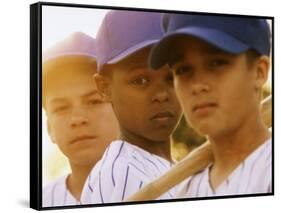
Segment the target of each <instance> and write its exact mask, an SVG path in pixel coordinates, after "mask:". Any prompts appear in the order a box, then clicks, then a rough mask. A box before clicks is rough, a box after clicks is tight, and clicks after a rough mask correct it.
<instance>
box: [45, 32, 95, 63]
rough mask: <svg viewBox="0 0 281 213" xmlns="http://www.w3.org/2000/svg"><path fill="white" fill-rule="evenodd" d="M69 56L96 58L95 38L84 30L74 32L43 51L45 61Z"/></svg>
mask: <svg viewBox="0 0 281 213" xmlns="http://www.w3.org/2000/svg"><path fill="white" fill-rule="evenodd" d="M67 56H85V57H91V58H94V59H96V50H95V39H94V38H92V37H91V36H89V35H87V34H85V33H83V32H74V33H72V34H70V35H69V36H68V37H66V38H65V39H64V40H62V41H60V42H58V43H56V44H55V45H54V46H52V47H50V48H48V49H47V50H45V51H44V52H43V57H42V59H43V63H46V62H48V61H51V60H54V59H59V58H63V57H67Z"/></svg>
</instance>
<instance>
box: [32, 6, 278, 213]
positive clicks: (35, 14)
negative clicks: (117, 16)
mask: <svg viewBox="0 0 281 213" xmlns="http://www.w3.org/2000/svg"><path fill="white" fill-rule="evenodd" d="M43 6H55V7H76V8H92V9H108V10H132V11H148V12H164V13H188V14H212V15H217V16H237V17H252V18H265V19H269V20H271V23H272V26H271V27H272V55H271V59H272V65H271V69H272V75H271V82H272V141H273V143H272V150H273V152H272V192H271V193H260V194H246V195H231V196H216V197H206V198H185V199H173V200H157V201H156V200H154V201H141V202H122V203H107V204H91V205H74V206H56V207H42V114H41V112H42V74H41V73H42V7H43ZM274 21H275V20H274V17H271V16H259V15H252V16H249V15H247V16H246V15H238V14H223V13H222V14H219V13H202V12H189V11H172V10H158V9H149V8H129V7H110V6H102V5H86V4H66V3H50V2H38V3H35V4H32V5H30V207H31V208H33V209H37V210H49V209H67V208H84V207H100V206H115V205H132V204H133V205H134V204H145V203H160V202H178V201H190V200H210V199H222V198H223V199H225V198H239V197H254V196H272V195H274V194H275V191H274V188H275V187H274V183H275V180H274V152H275V151H274V96H275V95H274Z"/></svg>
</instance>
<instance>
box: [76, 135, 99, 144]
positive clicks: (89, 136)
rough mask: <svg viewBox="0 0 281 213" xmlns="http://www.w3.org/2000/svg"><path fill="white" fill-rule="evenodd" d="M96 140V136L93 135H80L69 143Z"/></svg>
mask: <svg viewBox="0 0 281 213" xmlns="http://www.w3.org/2000/svg"><path fill="white" fill-rule="evenodd" d="M95 138H97V137H96V136H93V135H80V136H78V137H76V138H74V139H72V140H71V141H70V143H76V142H80V141H84V140H90V139H95Z"/></svg>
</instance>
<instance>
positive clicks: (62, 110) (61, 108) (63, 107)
mask: <svg viewBox="0 0 281 213" xmlns="http://www.w3.org/2000/svg"><path fill="white" fill-rule="evenodd" d="M67 109H68V106H66V105H65V106H59V107H55V108H54V109H53V112H54V113H60V112H64V111H66V110H67Z"/></svg>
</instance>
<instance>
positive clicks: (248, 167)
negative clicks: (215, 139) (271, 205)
mask: <svg viewBox="0 0 281 213" xmlns="http://www.w3.org/2000/svg"><path fill="white" fill-rule="evenodd" d="M210 166H211V165H210ZM210 166H208V167H207V168H206V169H205V170H203V171H202V172H200V173H198V174H196V175H194V176H192V177H190V178H188V179H187V180H186V181H184V182H183V183H182V184H181V185H180V186H179V188H178V189H179V190H178V192H177V197H186V198H190V197H208V196H222V195H239V194H255V193H269V192H272V144H271V139H269V140H267V141H266V142H265V143H263V144H262V145H260V146H259V147H258V148H257V149H256V150H255V151H254V152H253V153H251V154H250V155H249V156H248V157H247V158H246V159H245V160H244V161H243V162H242V163H241V164H240V165H239V166H238V167H237V168H236V169H235V170H234V171H233V172H232V173H231V174H230V175H229V176H228V178H227V179H226V180H225V181H224V182H223V183H222V184H221V185H220V186H219V187H218V188H217V189H216V190H215V191H214V190H213V189H212V187H211V186H210V182H209V169H210Z"/></svg>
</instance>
